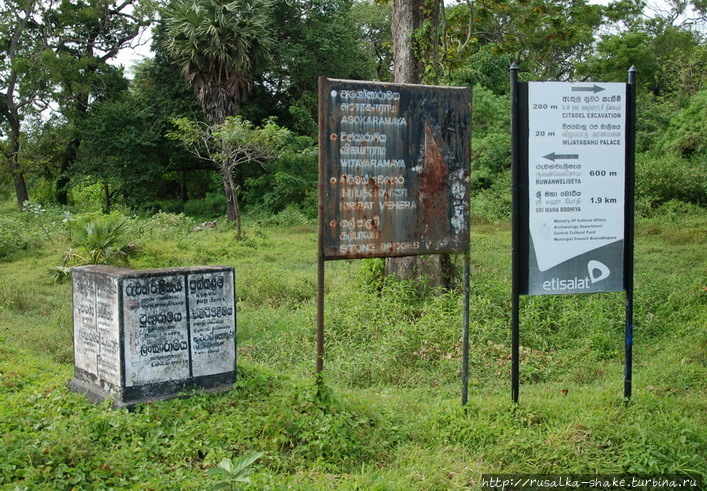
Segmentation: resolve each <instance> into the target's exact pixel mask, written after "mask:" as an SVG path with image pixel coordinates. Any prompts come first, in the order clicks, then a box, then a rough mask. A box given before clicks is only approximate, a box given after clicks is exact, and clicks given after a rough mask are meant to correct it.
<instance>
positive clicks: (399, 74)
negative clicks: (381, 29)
mask: <svg viewBox="0 0 707 491" xmlns="http://www.w3.org/2000/svg"><path fill="white" fill-rule="evenodd" d="M423 4H424V0H395V1H394V2H393V19H392V35H393V51H394V54H393V74H394V77H395V82H396V83H406V84H417V83H420V79H421V74H422V60H421V59H420V56H419V50H418V49H417V47H416V45H415V42H414V39H413V34H414V32H415V29H419V28H420V27H421V26H422V21H423ZM385 274H386V276H395V277H397V278H399V279H402V280H405V279H410V280H414V281H416V282H422V281H426V283H427V284H428V285H430V286H434V287H437V286H439V287H445V288H448V287H450V286H451V283H452V278H453V276H454V265H453V264H452V261H451V258H450V257H449V255H447V254H436V255H432V256H408V257H399V258H398V257H390V258H387V259H386V261H385Z"/></svg>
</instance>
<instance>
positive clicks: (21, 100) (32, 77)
mask: <svg viewBox="0 0 707 491" xmlns="http://www.w3.org/2000/svg"><path fill="white" fill-rule="evenodd" d="M38 8H39V6H38V2H33V1H27V2H21V1H12V0H8V1H5V2H3V3H2V7H0V16H2V20H0V26H2V29H1V30H0V46H2V49H1V50H0V52H2V53H3V54H2V55H0V87H1V88H2V92H0V116H1V117H2V120H3V123H4V124H3V126H5V130H6V132H7V137H8V142H7V145H6V146H4V148H3V150H4V152H3V153H4V157H5V161H6V163H7V168H8V171H9V174H10V177H11V179H12V181H13V183H14V186H15V195H16V197H17V206H18V207H19V209H20V210H21V209H22V204H23V203H24V202H25V201H27V200H29V195H28V193H27V185H26V183H25V177H24V173H23V171H22V169H21V167H20V137H21V130H22V119H23V116H24V114H25V113H27V112H31V111H32V110H33V109H34V108H33V105H34V104H35V103H37V102H39V101H40V100H41V97H40V96H41V94H42V93H43V89H45V88H46V87H45V86H44V85H43V84H42V83H41V77H40V76H39V72H40V69H39V66H40V56H39V54H40V53H41V50H42V47H43V42H42V39H41V36H39V32H38V30H37V17H38V12H37V9H38Z"/></svg>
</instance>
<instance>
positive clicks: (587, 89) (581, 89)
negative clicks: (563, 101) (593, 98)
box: [572, 85, 605, 94]
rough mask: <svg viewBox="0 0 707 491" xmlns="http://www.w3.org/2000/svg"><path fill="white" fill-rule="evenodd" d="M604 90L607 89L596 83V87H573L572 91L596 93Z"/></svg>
mask: <svg viewBox="0 0 707 491" xmlns="http://www.w3.org/2000/svg"><path fill="white" fill-rule="evenodd" d="M602 90H605V89H604V88H603V87H599V86H598V85H595V86H594V87H572V92H594V93H595V94H596V93H597V92H601V91H602Z"/></svg>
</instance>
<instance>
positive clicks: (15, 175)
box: [5, 120, 29, 210]
mask: <svg viewBox="0 0 707 491" xmlns="http://www.w3.org/2000/svg"><path fill="white" fill-rule="evenodd" d="M19 141H20V125H19V120H18V121H17V125H16V126H15V124H14V123H13V122H11V123H10V145H9V146H10V148H9V151H8V152H7V154H6V155H5V156H6V157H7V165H8V169H9V171H10V175H11V176H12V181H13V182H14V184H15V195H16V196H17V207H18V208H19V209H20V210H22V205H23V204H24V202H25V201H29V194H27V184H26V183H25V176H24V174H23V173H22V171H21V170H20V161H19V160H20V159H19V156H20V152H19V150H20V143H19Z"/></svg>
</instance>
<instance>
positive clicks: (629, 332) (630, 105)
mask: <svg viewBox="0 0 707 491" xmlns="http://www.w3.org/2000/svg"><path fill="white" fill-rule="evenodd" d="M636 72H637V70H636V67H634V66H632V67H631V68H630V69H629V71H628V88H627V93H628V100H627V101H626V119H627V121H626V124H627V129H626V140H627V141H626V201H625V204H626V210H625V214H626V220H625V222H624V223H625V227H626V229H625V231H624V236H625V249H624V289H625V290H626V337H625V368H624V399H625V400H626V402H628V401H630V400H631V385H632V383H633V242H634V213H635V205H634V199H635V198H634V194H635V187H636V185H635V181H636Z"/></svg>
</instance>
